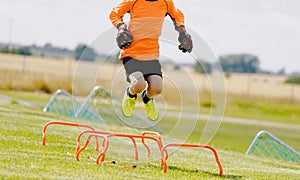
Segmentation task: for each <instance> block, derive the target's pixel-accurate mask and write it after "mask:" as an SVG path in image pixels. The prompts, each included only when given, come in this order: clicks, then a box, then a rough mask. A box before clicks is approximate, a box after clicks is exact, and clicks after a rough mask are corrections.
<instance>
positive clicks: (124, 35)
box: [116, 24, 133, 49]
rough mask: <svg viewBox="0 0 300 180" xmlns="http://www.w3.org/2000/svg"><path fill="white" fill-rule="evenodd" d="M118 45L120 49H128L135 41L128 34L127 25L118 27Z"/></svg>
mask: <svg viewBox="0 0 300 180" xmlns="http://www.w3.org/2000/svg"><path fill="white" fill-rule="evenodd" d="M118 31H119V32H118V34H117V38H116V40H117V44H118V46H119V48H120V49H123V48H128V47H129V46H130V44H131V42H132V40H133V36H132V35H131V34H130V32H128V30H127V26H126V24H122V25H120V26H119V27H118Z"/></svg>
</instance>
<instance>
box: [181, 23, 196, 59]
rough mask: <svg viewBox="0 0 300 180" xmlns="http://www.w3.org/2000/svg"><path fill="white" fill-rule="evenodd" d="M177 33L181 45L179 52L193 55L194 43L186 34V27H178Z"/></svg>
mask: <svg viewBox="0 0 300 180" xmlns="http://www.w3.org/2000/svg"><path fill="white" fill-rule="evenodd" d="M177 31H178V32H179V37H178V41H179V42H180V45H179V46H178V48H179V50H181V51H182V52H183V53H186V52H189V53H191V52H192V50H193V41H192V37H191V35H190V34H189V33H187V32H186V30H185V27H184V26H180V27H178V28H177Z"/></svg>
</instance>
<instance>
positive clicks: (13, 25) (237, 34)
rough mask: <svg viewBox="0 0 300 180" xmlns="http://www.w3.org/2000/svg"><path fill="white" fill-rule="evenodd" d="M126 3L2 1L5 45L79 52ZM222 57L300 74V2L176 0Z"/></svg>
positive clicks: (1, 27)
mask: <svg viewBox="0 0 300 180" xmlns="http://www.w3.org/2000/svg"><path fill="white" fill-rule="evenodd" d="M120 2H121V0H85V1H79V0H28V1H24V0H9V1H7V0H0V4H1V6H0V22H1V23H0V42H4V43H7V42H13V43H20V44H24V45H31V44H37V45H44V44H45V43H47V42H50V43H52V44H53V45H55V46H60V47H68V48H75V47H76V45H77V44H78V43H89V42H92V41H93V39H95V38H96V37H97V36H98V35H99V34H101V33H103V32H105V31H106V30H108V29H110V28H111V27H112V25H111V23H110V21H109V19H108V14H109V12H110V11H111V9H112V7H113V6H115V5H116V4H118V3H120ZM174 2H175V5H176V7H177V8H179V9H181V10H182V11H183V13H184V14H185V24H186V26H188V27H189V28H191V29H192V30H193V31H194V32H197V34H199V35H201V37H203V38H204V39H205V40H206V42H207V43H208V44H209V46H210V48H211V49H212V50H213V51H214V52H215V54H216V55H217V56H220V55H226V54H233V53H250V54H254V55H257V56H258V57H259V59H260V67H261V68H262V69H264V70H270V71H275V72H276V71H278V70H280V69H281V68H285V69H286V72H295V71H298V72H299V71H300V57H299V52H300V1H299V0H184V1H183V0H174Z"/></svg>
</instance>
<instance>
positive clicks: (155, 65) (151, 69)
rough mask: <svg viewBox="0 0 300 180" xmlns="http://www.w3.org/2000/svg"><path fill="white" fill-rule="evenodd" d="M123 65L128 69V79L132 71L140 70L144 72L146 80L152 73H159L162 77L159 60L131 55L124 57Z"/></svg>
mask: <svg viewBox="0 0 300 180" xmlns="http://www.w3.org/2000/svg"><path fill="white" fill-rule="evenodd" d="M123 65H124V68H125V71H126V76H127V81H128V82H130V80H129V75H130V74H131V73H134V72H137V71H140V72H142V73H143V75H144V78H145V80H147V78H148V77H149V76H151V75H158V76H160V77H162V72H161V65H160V63H159V61H158V60H147V61H144V60H137V59H134V58H131V57H124V58H123Z"/></svg>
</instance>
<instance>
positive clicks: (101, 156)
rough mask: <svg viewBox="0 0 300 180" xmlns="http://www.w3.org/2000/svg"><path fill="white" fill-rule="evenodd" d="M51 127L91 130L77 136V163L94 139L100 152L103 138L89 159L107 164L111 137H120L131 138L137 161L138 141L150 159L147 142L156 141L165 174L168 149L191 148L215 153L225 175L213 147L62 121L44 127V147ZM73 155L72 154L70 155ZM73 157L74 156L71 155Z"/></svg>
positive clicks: (148, 132) (220, 171)
mask: <svg viewBox="0 0 300 180" xmlns="http://www.w3.org/2000/svg"><path fill="white" fill-rule="evenodd" d="M50 125H63V126H75V127H85V128H88V129H90V130H85V131H82V132H80V133H79V134H78V136H77V139H76V140H77V143H76V144H77V145H76V155H75V159H76V160H77V161H79V156H80V153H81V152H82V151H83V150H85V149H86V148H87V146H88V144H89V142H90V140H91V138H92V137H95V138H96V142H97V143H96V150H97V151H99V144H98V140H99V139H100V138H101V139H102V140H103V141H102V150H101V152H100V153H99V155H98V156H97V158H96V159H95V158H93V157H91V156H89V157H88V158H89V159H91V160H93V161H94V162H95V163H96V164H100V163H105V161H104V160H105V153H106V152H107V150H108V148H109V141H110V137H119V138H129V139H130V140H131V142H132V144H133V148H134V153H135V160H138V159H139V157H138V148H137V145H136V139H139V140H141V142H142V144H143V145H144V147H145V148H146V150H147V152H148V157H150V148H149V146H148V145H147V144H146V142H145V140H152V141H155V142H156V143H157V146H158V149H159V151H160V156H161V166H163V167H164V173H166V172H167V169H168V165H167V160H168V158H169V154H168V152H167V148H168V147H189V148H205V149H208V150H210V151H212V152H213V154H214V157H215V160H216V163H217V165H218V168H219V176H222V175H223V168H222V164H221V162H220V160H219V157H218V154H217V151H216V150H215V149H214V148H213V147H211V146H207V145H196V144H176V143H170V144H167V145H165V146H164V145H163V143H162V138H161V135H160V134H159V133H157V132H151V131H145V132H143V133H142V135H135V134H124V133H113V132H105V131H97V130H94V128H93V127H91V126H88V125H84V124H77V123H72V122H61V121H51V122H48V123H46V124H45V125H44V127H43V130H42V133H43V140H42V145H43V146H45V145H46V132H47V127H48V126H50ZM83 135H88V137H87V139H86V141H85V144H84V145H83V146H80V141H81V137H82V136H83ZM69 154H71V153H69ZM71 156H73V155H72V154H71ZM113 162H114V161H108V163H109V164H115V163H113ZM119 168H136V165H135V166H120V167H119Z"/></svg>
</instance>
